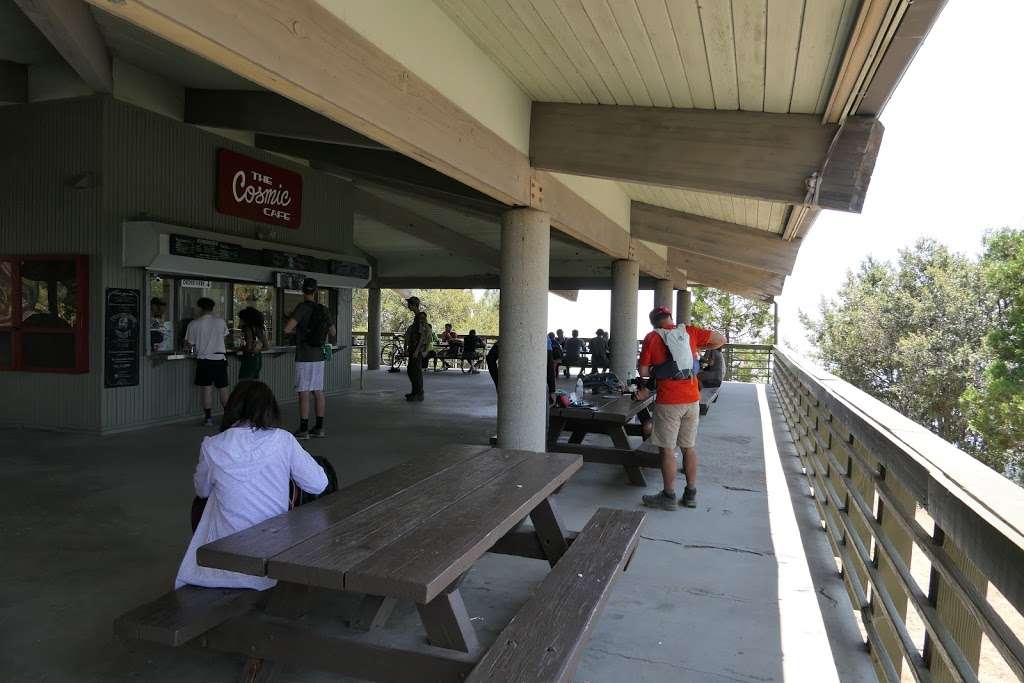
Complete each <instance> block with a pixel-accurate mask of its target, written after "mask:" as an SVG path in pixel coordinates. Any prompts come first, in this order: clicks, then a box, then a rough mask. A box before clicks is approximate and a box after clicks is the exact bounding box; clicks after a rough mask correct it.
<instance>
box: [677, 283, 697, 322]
mask: <svg viewBox="0 0 1024 683" xmlns="http://www.w3.org/2000/svg"><path fill="white" fill-rule="evenodd" d="M692 309H693V299H692V298H691V296H690V290H688V289H680V290H679V291H678V292H676V324H677V325H689V324H691V311H692Z"/></svg>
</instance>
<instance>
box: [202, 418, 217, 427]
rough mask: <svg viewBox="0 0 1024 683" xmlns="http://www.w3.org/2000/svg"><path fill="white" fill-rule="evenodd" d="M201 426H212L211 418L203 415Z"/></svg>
mask: <svg viewBox="0 0 1024 683" xmlns="http://www.w3.org/2000/svg"><path fill="white" fill-rule="evenodd" d="M203 426H204V427H213V426H214V425H213V418H212V417H204V418H203Z"/></svg>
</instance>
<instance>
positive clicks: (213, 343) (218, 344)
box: [185, 313, 228, 360]
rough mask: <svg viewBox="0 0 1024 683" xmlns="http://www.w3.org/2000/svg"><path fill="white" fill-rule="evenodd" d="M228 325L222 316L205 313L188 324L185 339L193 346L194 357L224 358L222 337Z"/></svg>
mask: <svg viewBox="0 0 1024 683" xmlns="http://www.w3.org/2000/svg"><path fill="white" fill-rule="evenodd" d="M227 334H228V325H227V323H225V322H224V318H221V317H220V316H216V315H213V314H212V313H207V314H205V315H203V316H200V317H198V318H196V319H195V320H193V321H192V322H190V323H189V324H188V329H186V330H185V341H187V342H188V343H189V344H191V345H192V346H194V347H195V349H196V358H202V359H203V360H224V337H226V336H227Z"/></svg>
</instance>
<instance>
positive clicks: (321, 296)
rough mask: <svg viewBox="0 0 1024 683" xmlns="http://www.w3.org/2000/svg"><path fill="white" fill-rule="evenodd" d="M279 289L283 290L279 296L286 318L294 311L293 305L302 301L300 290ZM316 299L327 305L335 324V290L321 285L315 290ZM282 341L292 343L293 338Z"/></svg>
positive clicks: (293, 341) (336, 309)
mask: <svg viewBox="0 0 1024 683" xmlns="http://www.w3.org/2000/svg"><path fill="white" fill-rule="evenodd" d="M281 291H282V292H283V296H282V297H281V303H282V305H281V310H282V311H283V317H284V320H287V319H288V318H290V317H291V316H292V313H293V312H294V311H295V307H296V306H298V305H299V304H301V303H302V292H299V291H295V290H291V289H284V290H281ZM316 301H317V303H320V304H323V305H324V306H326V307H327V310H328V312H329V315H330V316H331V321H332V322H333V323H334V324H335V325H337V311H338V297H337V291H336V290H333V289H328V288H326V287H321V288H320V289H318V290H316ZM268 329H269V328H268ZM281 329H284V326H283V325H282V326H281ZM292 337H294V335H292ZM330 341H334V339H333V338H332V339H331V340H330ZM282 343H285V344H294V343H295V340H294V339H293V338H288V339H283V340H282Z"/></svg>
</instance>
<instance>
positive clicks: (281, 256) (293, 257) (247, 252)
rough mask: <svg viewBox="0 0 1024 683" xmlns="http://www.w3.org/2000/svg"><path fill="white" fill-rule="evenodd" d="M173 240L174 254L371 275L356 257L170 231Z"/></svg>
mask: <svg viewBox="0 0 1024 683" xmlns="http://www.w3.org/2000/svg"><path fill="white" fill-rule="evenodd" d="M170 240H171V243H170V251H171V253H172V254H174V255H175V256H188V257H190V258H200V259H206V260H208V261H228V262H230V263H244V264H246V265H252V266H266V267H268V268H274V269H277V270H282V271H304V272H306V273H325V274H329V275H340V276H343V277H352V278H358V279H363V280H368V279H370V267H369V266H368V265H366V264H364V263H356V262H354V261H336V260H327V259H322V258H318V257H316V256H310V255H309V254H296V253H294V252H290V251H278V250H277V249H250V248H248V247H243V246H242V245H240V244H232V243H231V242H220V241H218V240H211V239H205V238H202V237H192V236H191V235H170Z"/></svg>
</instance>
